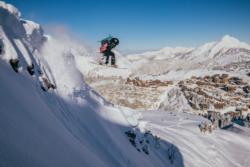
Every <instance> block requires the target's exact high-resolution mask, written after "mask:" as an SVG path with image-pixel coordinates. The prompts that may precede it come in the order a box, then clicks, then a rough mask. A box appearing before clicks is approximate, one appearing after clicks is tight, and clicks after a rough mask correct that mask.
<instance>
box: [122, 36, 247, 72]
mask: <svg viewBox="0 0 250 167" xmlns="http://www.w3.org/2000/svg"><path fill="white" fill-rule="evenodd" d="M127 58H128V59H129V60H130V61H131V62H132V64H134V66H135V67H137V69H136V70H134V73H135V74H137V75H142V74H145V75H147V74H151V75H165V74H166V73H168V72H169V71H172V72H174V71H179V72H180V74H181V73H183V72H184V73H186V72H187V71H188V70H195V69H204V68H206V69H211V68H213V67H214V66H218V65H221V66H222V65H226V64H230V63H233V62H243V61H249V60H250V46H249V44H247V43H244V42H240V41H239V40H238V39H236V38H233V37H231V36H229V35H225V36H224V37H223V38H222V39H221V40H220V41H217V42H210V43H206V44H204V45H202V46H199V47H197V48H169V47H166V48H163V49H161V50H159V51H153V52H145V53H142V54H134V55H128V56H127Z"/></svg>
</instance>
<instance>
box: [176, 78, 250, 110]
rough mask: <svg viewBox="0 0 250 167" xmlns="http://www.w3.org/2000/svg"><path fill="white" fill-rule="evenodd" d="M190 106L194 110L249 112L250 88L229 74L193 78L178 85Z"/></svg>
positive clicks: (240, 79) (241, 80)
mask: <svg viewBox="0 0 250 167" xmlns="http://www.w3.org/2000/svg"><path fill="white" fill-rule="evenodd" d="M178 85H179V87H180V88H181V91H182V92H183V94H184V96H185V98H186V99H187V100H188V103H189V105H190V106H191V107H192V108H193V109H194V110H202V111H207V110H217V111H220V110H223V109H226V108H231V109H233V108H234V110H237V109H238V108H241V109H242V111H248V110H249V104H250V93H249V90H250V86H249V85H248V83H246V82H244V81H243V79H242V78H239V77H234V76H233V77H231V76H229V75H228V74H215V75H211V76H209V75H207V76H204V77H203V78H202V77H195V76H193V77H191V78H190V79H187V80H184V81H180V82H179V83H178Z"/></svg>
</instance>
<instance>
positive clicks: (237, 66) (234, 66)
mask: <svg viewBox="0 0 250 167" xmlns="http://www.w3.org/2000/svg"><path fill="white" fill-rule="evenodd" d="M249 69H250V61H243V62H235V63H230V64H227V65H224V66H216V67H214V68H213V70H224V71H226V72H232V71H246V75H248V76H250V72H249Z"/></svg>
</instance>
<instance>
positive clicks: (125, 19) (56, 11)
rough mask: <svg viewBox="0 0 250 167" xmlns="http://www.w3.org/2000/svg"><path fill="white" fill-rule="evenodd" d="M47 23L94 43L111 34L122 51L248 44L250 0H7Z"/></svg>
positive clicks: (45, 24)
mask: <svg viewBox="0 0 250 167" xmlns="http://www.w3.org/2000/svg"><path fill="white" fill-rule="evenodd" d="M6 1H7V2H8V3H12V4H14V5H15V6H16V7H17V8H18V9H19V10H20V11H21V12H22V16H23V17H24V18H27V19H30V20H34V21H36V22H38V23H40V24H42V25H43V26H44V27H50V26H51V25H58V26H64V27H67V28H68V29H69V30H70V31H71V32H72V33H73V34H74V35H76V36H77V37H78V38H81V39H83V40H84V41H85V42H87V43H89V45H90V46H92V47H96V46H97V45H98V42H97V41H98V40H100V39H101V38H102V37H105V36H107V35H108V34H112V35H114V36H117V37H118V38H120V42H121V43H120V46H119V48H120V49H121V50H150V49H158V48H161V47H165V46H171V47H175V46H188V47H189V46H198V45H200V44H203V43H205V42H209V41H214V40H219V39H220V38H221V37H222V36H223V35H225V34H229V35H232V36H234V37H236V38H238V39H240V40H242V41H245V42H248V43H250V0H6Z"/></svg>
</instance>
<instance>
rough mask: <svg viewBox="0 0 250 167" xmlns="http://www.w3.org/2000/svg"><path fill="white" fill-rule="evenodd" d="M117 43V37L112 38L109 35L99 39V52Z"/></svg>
mask: <svg viewBox="0 0 250 167" xmlns="http://www.w3.org/2000/svg"><path fill="white" fill-rule="evenodd" d="M118 44H119V40H118V39H117V38H113V37H112V36H109V37H107V38H105V39H103V40H101V47H100V52H101V53H104V52H105V51H107V50H108V49H113V48H114V47H116V46H117V45H118Z"/></svg>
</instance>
